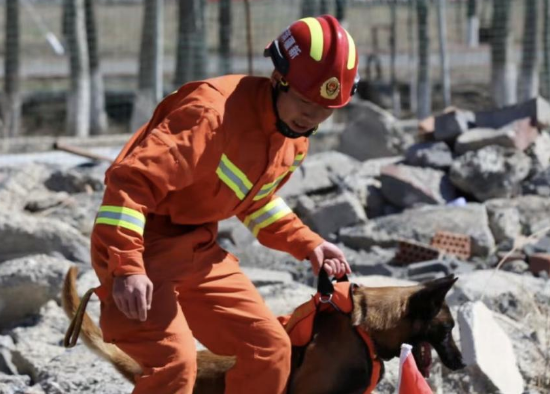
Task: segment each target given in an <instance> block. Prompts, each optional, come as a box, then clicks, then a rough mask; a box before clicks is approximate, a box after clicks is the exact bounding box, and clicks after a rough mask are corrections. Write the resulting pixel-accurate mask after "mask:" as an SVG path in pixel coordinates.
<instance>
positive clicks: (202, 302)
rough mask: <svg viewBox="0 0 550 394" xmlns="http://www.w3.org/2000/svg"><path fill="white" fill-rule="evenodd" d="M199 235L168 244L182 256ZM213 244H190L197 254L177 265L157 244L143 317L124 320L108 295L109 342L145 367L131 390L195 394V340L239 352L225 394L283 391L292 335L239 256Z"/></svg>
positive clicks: (104, 323) (104, 311)
mask: <svg viewBox="0 0 550 394" xmlns="http://www.w3.org/2000/svg"><path fill="white" fill-rule="evenodd" d="M201 234H202V236H204V235H205V234H207V233H204V229H202V230H199V231H198V233H197V232H194V234H192V236H191V237H189V236H185V237H184V238H185V241H187V242H184V243H181V242H177V243H173V242H170V245H172V246H173V247H174V248H177V250H178V253H179V254H180V255H181V253H182V248H183V250H185V249H186V248H185V245H189V243H188V242H189V241H193V240H194V241H196V240H197V235H198V238H201ZM178 238H179V237H178ZM180 240H181V239H180ZM171 241H177V240H175V239H171ZM210 241H211V242H207V244H206V245H205V244H204V243H203V244H202V247H199V248H197V247H196V246H195V248H188V249H187V251H190V252H191V254H192V256H193V258H192V259H189V257H187V259H186V260H187V261H185V262H179V264H178V262H175V261H171V260H166V259H165V258H166V257H168V256H166V254H168V255H172V256H173V257H174V253H170V251H171V250H174V249H171V248H166V247H165V248H162V245H160V246H161V249H157V248H155V247H151V250H153V252H155V249H156V250H157V251H159V253H154V254H153V255H151V253H149V254H145V255H144V257H145V262H146V268H147V274H148V276H149V277H150V278H151V280H152V281H153V284H154V291H153V302H152V307H151V309H150V310H149V311H148V315H147V320H146V321H145V322H140V321H138V320H132V319H128V318H126V316H124V314H123V313H122V312H120V311H119V310H118V308H117V307H116V305H115V303H114V302H113V300H112V298H111V296H110V295H108V296H107V297H106V298H105V299H104V300H102V303H101V319H100V325H101V328H102V330H103V335H104V340H105V341H106V342H112V343H115V344H116V345H117V346H118V347H120V348H121V349H122V350H124V351H125V352H126V353H127V354H129V355H130V356H131V357H132V358H134V359H135V360H136V361H137V362H138V363H139V364H140V365H141V366H142V368H143V375H141V376H139V377H137V381H136V385H135V389H134V391H133V394H151V393H155V394H190V393H192V391H193V384H194V381H195V377H196V374H197V364H196V349H195V341H194V338H196V339H197V340H198V341H199V342H201V343H202V344H203V345H205V346H206V347H207V348H208V349H210V350H211V351H212V352H214V353H216V354H219V355H228V356H236V357H237V362H236V364H235V366H234V367H233V368H232V369H231V370H230V371H229V372H228V373H227V375H226V390H225V392H226V393H229V394H237V393H239V394H248V393H262V394H280V393H284V392H285V386H286V382H287V379H288V375H289V373H290V353H291V344H290V340H289V338H288V336H287V334H286V332H285V331H284V329H283V328H282V326H281V324H280V323H279V322H278V320H277V319H276V318H275V316H273V314H272V313H271V311H269V309H268V308H267V306H266V305H265V303H264V301H263V299H262V298H261V296H260V294H259V293H258V291H257V290H256V288H255V287H254V285H253V284H252V282H251V281H250V279H248V277H246V275H244V274H243V273H242V271H241V270H240V268H239V265H238V260H237V259H236V258H235V257H234V256H233V255H231V254H228V253H227V252H225V251H223V250H222V249H221V248H219V247H218V246H217V244H215V240H212V239H210ZM161 243H166V240H165V239H163V240H162V242H161ZM195 245H196V244H195ZM157 246H159V245H157ZM164 246H166V245H164ZM146 250H147V247H146ZM187 256H189V255H188V254H187ZM190 260H191V261H190ZM161 265H162V266H161ZM167 267H169V268H167ZM94 268H96V271H97V272H98V274H99V275H101V274H104V273H105V272H104V270H102V269H98V268H100V266H99V265H97V264H96V263H95V262H94ZM100 277H101V276H100ZM109 282H110V281H107V282H102V283H104V284H105V283H109ZM106 290H108V291H109V293H110V289H106Z"/></svg>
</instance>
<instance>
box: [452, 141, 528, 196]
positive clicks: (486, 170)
mask: <svg viewBox="0 0 550 394" xmlns="http://www.w3.org/2000/svg"><path fill="white" fill-rule="evenodd" d="M530 168H531V160H530V159H529V157H528V156H527V155H525V154H524V153H523V152H520V151H517V150H515V149H509V148H503V147H500V146H488V147H485V148H482V149H480V150H478V151H470V152H467V153H466V154H464V155H462V156H460V157H459V158H457V159H456V160H455V161H454V163H453V165H452V166H451V170H450V178H451V181H452V183H453V184H454V185H455V186H456V187H457V188H458V189H460V190H462V191H463V192H465V193H468V194H471V195H473V196H474V197H475V198H476V199H478V200H479V201H486V200H489V199H491V198H500V197H506V198H510V197H512V196H514V195H516V194H518V191H519V187H520V184H521V181H523V180H524V179H525V178H526V177H527V175H528V174H529V170H530Z"/></svg>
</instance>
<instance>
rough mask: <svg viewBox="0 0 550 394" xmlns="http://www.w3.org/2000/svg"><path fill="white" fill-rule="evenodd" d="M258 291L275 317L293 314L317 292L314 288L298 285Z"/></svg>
mask: <svg viewBox="0 0 550 394" xmlns="http://www.w3.org/2000/svg"><path fill="white" fill-rule="evenodd" d="M258 291H259V292H260V294H261V296H262V297H263V299H264V300H265V302H266V304H267V306H268V307H269V309H270V310H271V311H272V312H273V314H274V315H275V316H281V315H286V314H289V313H292V311H294V309H296V308H297V307H298V306H300V305H301V304H303V303H304V302H306V301H309V300H310V299H311V297H312V296H313V295H315V293H316V292H317V290H316V289H314V288H313V287H309V286H305V285H300V284H297V283H284V284H277V285H269V286H262V287H260V288H259V289H258Z"/></svg>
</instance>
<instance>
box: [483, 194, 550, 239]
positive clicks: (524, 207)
mask: <svg viewBox="0 0 550 394" xmlns="http://www.w3.org/2000/svg"><path fill="white" fill-rule="evenodd" d="M485 205H486V206H487V210H488V211H491V210H495V209H499V208H506V207H512V208H516V209H517V210H518V212H519V218H520V223H521V229H522V231H521V232H522V234H523V235H531V234H534V233H535V232H537V231H541V230H543V229H545V228H546V227H549V226H550V215H548V212H550V200H549V199H548V198H547V197H543V196H535V195H528V196H519V197H516V198H512V199H505V198H498V199H492V200H488V201H486V202H485Z"/></svg>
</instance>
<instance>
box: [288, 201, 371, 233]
mask: <svg viewBox="0 0 550 394" xmlns="http://www.w3.org/2000/svg"><path fill="white" fill-rule="evenodd" d="M300 201H301V203H300ZM309 202H312V203H313V204H307V203H306V199H305V198H302V199H301V200H299V203H298V206H297V208H296V210H297V213H298V214H299V215H300V217H301V218H302V219H303V220H304V223H306V224H307V225H309V226H310V227H311V228H312V229H313V230H314V231H316V232H318V233H319V234H320V235H321V236H322V237H325V238H327V237H328V236H329V235H330V234H332V233H335V232H337V231H338V230H339V229H340V228H342V227H347V226H353V225H356V224H360V223H365V222H366V220H367V215H366V213H365V210H364V209H363V206H362V205H361V203H360V201H359V200H358V199H357V197H355V195H354V194H352V193H349V192H344V193H340V194H337V195H333V196H331V197H325V198H323V199H322V201H320V202H319V203H317V204H316V203H315V202H314V201H313V200H312V199H309Z"/></svg>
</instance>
